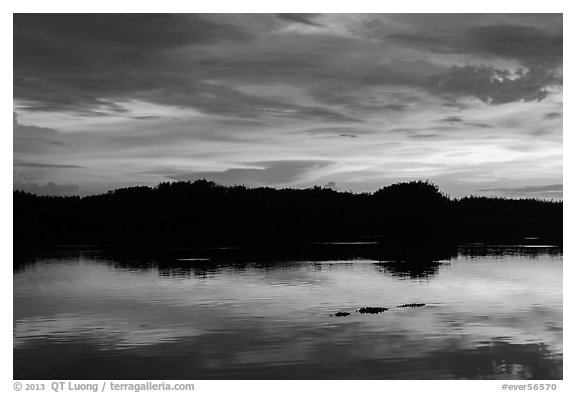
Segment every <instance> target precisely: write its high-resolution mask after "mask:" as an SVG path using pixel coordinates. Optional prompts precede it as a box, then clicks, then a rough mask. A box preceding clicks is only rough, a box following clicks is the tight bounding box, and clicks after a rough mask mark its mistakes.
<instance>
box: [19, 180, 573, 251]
mask: <svg viewBox="0 0 576 393" xmlns="http://www.w3.org/2000/svg"><path fill="white" fill-rule="evenodd" d="M13 207H14V210H13V212H14V245H15V247H16V248H17V249H18V248H30V247H34V246H36V245H46V244H105V245H115V246H122V247H128V246H136V247H151V246H153V247H168V246H246V247H280V246H282V245H291V244H292V245H293V244H303V243H309V242H335V241H351V240H356V241H358V240H370V241H376V242H380V243H382V244H386V245H389V246H390V247H393V246H395V245H406V244H420V245H427V244H434V245H438V244H446V245H454V244H461V243H466V242H487V243H495V242H499V243H515V242H523V241H525V240H526V239H527V238H529V239H530V238H537V239H538V241H540V242H548V243H550V242H552V243H554V244H558V245H561V244H562V207H563V206H562V202H560V201H546V200H539V199H507V198H494V197H477V196H470V197H465V198H459V199H455V198H450V197H449V196H447V195H446V194H444V193H442V192H441V191H440V190H439V188H438V186H436V185H435V184H433V183H430V182H428V181H411V182H403V183H397V184H392V185H389V186H386V187H383V188H381V189H379V190H377V191H375V192H373V193H352V192H343V191H336V190H333V189H330V188H324V187H312V188H307V189H294V188H283V189H275V188H270V187H260V188H248V187H245V186H222V185H218V184H216V183H214V182H212V181H208V180H197V181H194V182H172V183H160V184H158V185H157V186H156V187H144V186H139V187H128V188H122V189H117V190H113V191H110V192H108V193H105V194H101V195H92V196H86V197H78V196H64V197H62V196H59V197H52V196H38V195H33V194H30V193H26V192H23V191H14V192H13Z"/></svg>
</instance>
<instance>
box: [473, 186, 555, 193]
mask: <svg viewBox="0 0 576 393" xmlns="http://www.w3.org/2000/svg"><path fill="white" fill-rule="evenodd" d="M563 189H564V186H563V185H562V184H549V185H545V186H526V187H516V188H490V189H486V190H478V191H501V192H522V193H532V192H557V191H560V192H561V191H563Z"/></svg>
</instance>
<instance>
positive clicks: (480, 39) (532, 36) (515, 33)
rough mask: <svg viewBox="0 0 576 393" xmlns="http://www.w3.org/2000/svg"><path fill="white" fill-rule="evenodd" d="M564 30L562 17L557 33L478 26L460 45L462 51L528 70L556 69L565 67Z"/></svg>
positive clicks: (507, 25) (522, 28) (497, 26)
mask: <svg viewBox="0 0 576 393" xmlns="http://www.w3.org/2000/svg"><path fill="white" fill-rule="evenodd" d="M561 28H562V18H561V15H559V18H558V29H559V31H558V32H549V31H545V30H542V29H538V28H536V27H532V26H521V25H512V24H506V25H490V26H478V27H474V28H472V29H470V30H469V31H468V32H467V34H466V36H465V37H464V39H463V40H461V41H459V43H460V48H462V50H463V51H464V50H465V51H468V52H472V53H481V54H483V53H486V54H489V55H492V56H497V57H502V58H511V59H515V60H519V61H520V62H521V63H522V64H525V65H527V66H529V67H537V68H540V67H556V66H558V65H561V64H562V41H563V39H562V33H561Z"/></svg>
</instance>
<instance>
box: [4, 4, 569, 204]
mask: <svg viewBox="0 0 576 393" xmlns="http://www.w3.org/2000/svg"><path fill="white" fill-rule="evenodd" d="M13 21H14V31H13V35H14V37H13V38H14V40H13V48H14V52H13V60H14V66H13V76H14V82H13V91H14V93H13V94H14V95H13V108H14V109H13V112H14V115H13V116H14V129H13V153H14V160H13V184H14V189H22V190H26V191H29V192H33V193H38V194H47V195H72V194H74V195H76V194H79V195H87V194H94V193H101V192H105V191H107V190H110V189H114V188H119V187H126V186H134V185H149V186H153V185H156V184H157V183H159V182H166V181H179V180H185V181H187V180H191V181H193V180H196V179H201V178H206V179H209V180H213V181H215V182H217V183H220V184H226V185H232V184H244V185H247V186H272V187H309V186H313V185H319V186H326V187H331V188H334V189H338V190H342V191H346V190H351V191H354V192H372V191H374V190H377V189H379V188H381V187H383V186H386V185H389V184H391V183H395V182H399V181H409V180H429V181H432V182H434V183H436V184H437V185H438V186H439V187H440V188H441V190H442V191H443V192H446V193H448V194H450V195H452V196H454V197H460V196H465V195H498V196H507V197H537V198H562V190H563V181H562V117H563V114H562V113H563V112H562V91H563V89H562V83H563V68H562V58H563V56H562V43H563V36H562V27H563V26H562V15H561V14H147V15H142V14H141V15H131V14H15V15H14V19H13Z"/></svg>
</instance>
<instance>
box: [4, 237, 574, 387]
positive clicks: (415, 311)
mask: <svg viewBox="0 0 576 393" xmlns="http://www.w3.org/2000/svg"><path fill="white" fill-rule="evenodd" d="M339 246H342V245H339ZM361 246H362V247H366V248H365V249H362V248H361V250H360V251H358V252H357V253H354V252H352V251H350V250H347V251H346V252H345V253H344V254H345V256H346V258H341V259H338V258H336V257H335V256H336V255H335V253H336V254H337V253H338V249H336V250H335V251H334V252H332V251H330V252H328V253H326V254H323V253H322V252H320V251H318V250H316V251H314V252H313V253H312V256H307V257H304V256H303V257H302V258H295V259H290V257H274V258H268V257H267V256H266V255H249V254H242V253H239V252H238V250H190V249H187V250H182V249H180V250H172V251H171V252H170V253H167V254H163V255H147V256H131V255H126V254H124V255H123V254H114V253H111V252H109V251H103V250H99V249H84V250H80V249H76V250H72V251H70V250H60V251H53V252H49V253H40V254H38V255H36V256H33V257H29V258H28V259H27V260H23V261H21V263H18V264H17V265H16V266H15V272H14V378H17V379H30V378H43V379H101V378H114V379H141V378H145V379H154V378H157V379H171V378H176V379H202V378H216V379H218V378H234V379H277V378H279V379H363V378H368V379H452V378H471V379H482V378H507V379H531V378H535V379H557V378H562V330H563V329H562V264H561V262H562V254H561V252H556V251H557V250H556V251H552V252H549V251H550V250H544V249H540V250H539V251H538V252H537V253H535V252H532V251H531V253H530V254H529V255H527V254H525V253H523V252H518V253H513V252H509V251H507V253H506V254H497V255H496V257H494V256H491V255H481V254H473V253H472V252H471V251H470V250H469V249H466V250H464V251H463V250H456V252H455V253H454V254H450V255H449V256H448V257H447V258H446V255H445V254H444V255H442V257H443V258H446V259H444V260H443V259H438V260H435V258H425V259H419V262H420V263H415V262H416V259H410V260H408V259H407V258H406V255H404V256H403V257H402V258H396V259H390V257H389V256H388V255H384V254H383V252H382V251H381V250H373V249H371V250H370V249H368V248H369V247H371V246H372V245H361ZM302 255H303V254H302ZM375 255H378V257H377V258H367V256H372V257H374V256H375ZM183 259H186V260H183ZM399 278H401V279H400V280H399ZM407 303H424V304H426V306H424V307H418V308H409V307H407V308H398V307H397V306H398V305H401V304H407ZM364 306H379V307H386V308H389V309H388V310H387V311H385V312H383V313H380V314H374V315H371V314H360V313H355V312H354V311H355V310H357V309H358V308H360V307H364ZM337 311H341V312H350V315H348V316H345V317H341V318H336V317H332V316H331V315H333V314H334V313H335V312H337Z"/></svg>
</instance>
